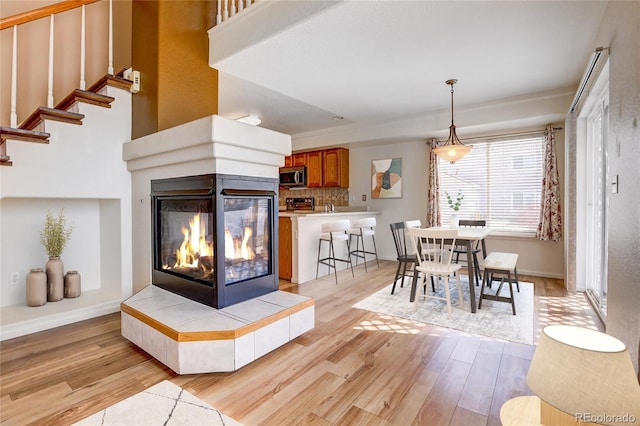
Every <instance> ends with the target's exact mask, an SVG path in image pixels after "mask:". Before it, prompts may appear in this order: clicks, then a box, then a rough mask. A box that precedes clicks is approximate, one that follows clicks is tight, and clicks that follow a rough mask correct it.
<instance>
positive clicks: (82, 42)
mask: <svg viewBox="0 0 640 426" xmlns="http://www.w3.org/2000/svg"><path fill="white" fill-rule="evenodd" d="M85 22H86V21H85V8H84V5H82V22H81V24H80V90H84V89H85V88H86V87H87V83H86V81H85V75H84V73H85V69H84V68H85V34H86V31H85Z"/></svg>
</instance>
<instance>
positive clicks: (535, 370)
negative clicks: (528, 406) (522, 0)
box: [527, 325, 640, 425]
mask: <svg viewBox="0 0 640 426" xmlns="http://www.w3.org/2000/svg"><path fill="white" fill-rule="evenodd" d="M527 383H528V385H529V387H530V388H531V390H532V391H533V392H534V393H535V394H536V395H538V397H539V398H540V399H541V400H542V401H544V402H546V403H547V404H549V405H551V406H552V407H554V408H556V409H558V410H560V411H563V412H564V413H566V414H568V415H570V416H572V417H575V418H576V419H578V420H582V421H587V422H592V423H600V424H621V423H624V424H631V425H640V384H638V379H637V378H636V374H635V370H634V368H633V364H632V362H631V356H630V355H629V351H628V350H627V348H626V346H625V345H624V343H622V342H621V341H620V340H618V339H616V338H615V337H613V336H610V335H608V334H604V333H600V332H598V331H594V330H589V329H585V328H580V327H574V326H568V325H552V326H548V327H546V328H545V329H544V330H543V331H542V333H541V334H540V339H539V341H538V346H537V348H536V351H535V353H534V355H533V359H532V361H531V366H530V368H529V373H528V375H527Z"/></svg>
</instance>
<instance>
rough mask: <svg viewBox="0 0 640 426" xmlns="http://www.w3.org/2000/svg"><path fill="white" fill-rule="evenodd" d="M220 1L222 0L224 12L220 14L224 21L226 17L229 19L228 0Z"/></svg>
mask: <svg viewBox="0 0 640 426" xmlns="http://www.w3.org/2000/svg"><path fill="white" fill-rule="evenodd" d="M222 1H224V13H223V14H222V20H223V21H226V20H227V19H229V0H222Z"/></svg>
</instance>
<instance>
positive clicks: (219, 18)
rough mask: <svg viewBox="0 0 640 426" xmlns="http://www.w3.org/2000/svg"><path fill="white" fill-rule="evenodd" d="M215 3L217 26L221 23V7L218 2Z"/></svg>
mask: <svg viewBox="0 0 640 426" xmlns="http://www.w3.org/2000/svg"><path fill="white" fill-rule="evenodd" d="M216 3H217V5H218V14H217V15H216V25H218V24H219V23H220V22H222V13H221V10H222V5H221V4H220V3H221V2H220V1H217V2H216Z"/></svg>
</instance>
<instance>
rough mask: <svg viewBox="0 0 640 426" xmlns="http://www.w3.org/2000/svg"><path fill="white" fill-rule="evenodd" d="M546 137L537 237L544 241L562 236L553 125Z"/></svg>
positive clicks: (556, 239)
mask: <svg viewBox="0 0 640 426" xmlns="http://www.w3.org/2000/svg"><path fill="white" fill-rule="evenodd" d="M545 139H546V146H545V153H544V161H545V164H544V175H543V177H542V193H541V196H540V221H539V223H538V231H537V232H536V238H538V239H539V240H542V241H558V240H559V239H560V237H561V236H562V214H561V211H560V182H559V176H558V164H557V160H556V147H555V136H554V133H553V127H552V126H547V129H546V131H545Z"/></svg>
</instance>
